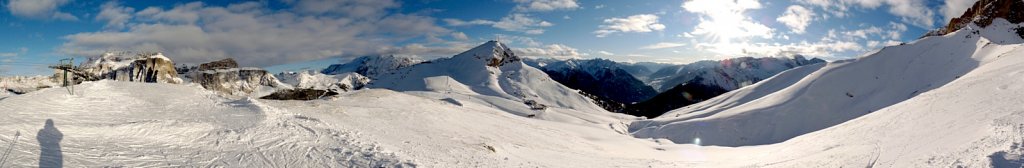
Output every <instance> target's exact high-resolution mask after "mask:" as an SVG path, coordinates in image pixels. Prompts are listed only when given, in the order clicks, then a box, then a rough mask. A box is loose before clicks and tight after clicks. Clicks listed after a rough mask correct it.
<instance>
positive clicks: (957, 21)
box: [926, 0, 1024, 37]
mask: <svg viewBox="0 0 1024 168" xmlns="http://www.w3.org/2000/svg"><path fill="white" fill-rule="evenodd" d="M995 18H1003V19H1006V20H1007V21H1010V23H1020V22H1024V1H1021V0H979V1H978V2H975V3H974V5H973V6H971V8H968V9H967V11H966V12H964V14H963V15H960V17H956V18H953V19H950V21H949V24H946V26H944V27H942V28H941V29H939V30H936V31H933V32H929V33H928V34H926V36H928V35H940V36H941V35H945V34H949V33H951V32H954V31H957V30H960V28H964V27H966V26H967V25H968V24H970V23H974V24H977V25H978V26H981V27H985V26H988V25H989V24H992V20H993V19H995ZM1019 34H1020V33H1019ZM1022 37H1024V36H1022Z"/></svg>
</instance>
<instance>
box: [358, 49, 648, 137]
mask: <svg viewBox="0 0 1024 168" xmlns="http://www.w3.org/2000/svg"><path fill="white" fill-rule="evenodd" d="M368 87H369V88H383V89H390V90H396V91H433V92H440V93H448V92H455V93H454V94H465V95H466V96H468V97H473V98H474V100H483V101H487V103H489V104H497V105H495V106H497V107H499V108H503V109H506V110H507V111H509V112H510V113H514V114H519V115H521V116H530V115H534V116H537V117H538V118H541V119H549V120H555V121H560V122H565V123H580V124H587V125H593V126H598V127H603V128H608V124H613V123H614V124H619V123H622V122H623V121H625V120H629V119H632V118H635V117H631V116H627V115H624V114H616V113H610V112H608V111H605V110H603V109H601V107H598V106H597V105H595V104H594V103H592V102H591V101H592V100H590V99H589V98H586V97H584V96H583V95H580V94H579V93H578V92H577V91H576V90H572V89H570V88H568V87H565V86H563V85H561V84H559V83H558V82H556V81H554V80H552V79H551V78H550V77H548V76H547V74H545V73H544V72H542V71H540V70H538V69H536V68H533V67H530V66H526V65H525V64H523V62H522V61H519V58H518V57H517V56H515V54H514V53H512V51H511V50H510V49H509V48H508V47H506V46H505V45H504V44H502V43H499V42H496V41H491V42H488V43H485V44H482V45H480V46H477V47H475V48H473V49H470V50H468V51H466V52H463V53H461V54H458V55H455V56H453V57H451V58H443V59H439V60H434V61H431V62H429V63H421V64H416V65H413V66H410V67H405V68H401V69H398V70H397V71H395V72H394V73H393V74H388V75H382V76H379V77H378V78H377V79H375V80H373V81H372V82H371V83H370V85H369V86H368ZM435 97H437V98H438V99H441V98H443V96H435ZM527 100H533V101H536V102H538V103H540V104H544V105H546V106H548V107H550V108H549V109H548V110H547V112H544V111H539V112H538V111H534V110H531V109H529V108H527V106H526V105H525V104H524V102H525V101H527ZM515 102H517V103H515ZM617 127H621V126H617Z"/></svg>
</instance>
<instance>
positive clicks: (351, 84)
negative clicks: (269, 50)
mask: <svg viewBox="0 0 1024 168" xmlns="http://www.w3.org/2000/svg"><path fill="white" fill-rule="evenodd" d="M276 76H277V78H278V79H280V80H281V82H283V83H286V84H289V85H292V87H294V88H306V89H317V90H333V91H336V92H347V91H351V90H357V89H361V88H363V87H364V86H366V84H367V83H369V82H370V79H369V78H366V77H365V76H363V75H360V74H358V73H355V72H348V73H341V74H337V75H326V74H322V73H319V72H314V71H301V72H281V73H278V74H277V75H276Z"/></svg>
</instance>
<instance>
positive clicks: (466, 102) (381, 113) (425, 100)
mask: <svg viewBox="0 0 1024 168" xmlns="http://www.w3.org/2000/svg"><path fill="white" fill-rule="evenodd" d="M993 25H994V26H990V27H989V28H986V29H984V30H980V29H979V28H977V27H970V28H967V29H964V30H961V31H959V32H956V33H952V34H949V35H946V36H942V37H928V38H925V39H922V40H919V41H916V42H913V43H910V44H907V45H901V46H892V47H888V48H885V49H882V50H880V51H877V52H875V53H872V54H869V55H866V56H864V57H861V58H858V59H856V60H847V61H839V62H832V63H829V64H827V65H823V64H818V65H812V66H807V67H801V68H796V69H792V70H789V71H786V72H783V73H781V74H779V75H777V76H775V77H772V78H770V79H767V80H765V81H762V82H760V83H757V84H754V85H751V86H749V87H744V88H741V89H739V90H736V91H733V92H730V93H727V94H725V95H722V96H719V97H716V98H715V99H712V100H708V101H706V102H704V103H699V104H695V105H692V106H688V107H685V108H682V109H679V110H676V111H673V112H670V113H668V114H666V115H664V116H662V117H659V118H654V119H650V120H641V119H638V118H632V117H627V116H622V115H620V114H612V113H609V112H607V111H603V110H600V108H597V107H596V106H595V105H593V104H586V103H583V101H586V100H587V99H585V98H582V97H581V96H579V95H578V94H575V93H574V92H573V90H571V89H567V88H565V87H564V86H561V85H558V84H557V83H553V81H551V80H550V78H546V76H543V73H542V72H540V71H539V70H536V69H533V68H532V67H528V66H525V65H523V64H522V63H521V62H515V61H511V62H507V64H502V65H498V66H489V67H485V66H483V65H481V64H480V63H489V62H491V61H487V60H489V59H490V58H501V57H502V56H507V55H503V54H507V53H501V52H505V51H506V49H507V48H506V47H505V46H504V45H501V44H500V43H497V44H490V45H487V44H485V45H484V46H482V47H483V48H478V49H474V50H471V51H470V52H466V53H463V54H460V55H461V56H459V55H457V56H455V57H453V58H452V59H447V60H439V61H434V62H433V63H430V64H423V65H417V66H412V67H409V68H408V69H404V70H401V71H399V72H397V73H395V74H396V75H392V76H383V77H381V78H380V80H375V81H374V83H371V84H369V86H368V87H370V88H371V89H363V90H357V91H352V92H346V93H342V94H341V95H339V96H337V97H332V98H328V99H321V100H312V101H275V100H259V99H252V98H242V99H231V98H224V97H223V96H219V95H217V94H215V93H213V92H212V91H207V90H205V89H203V88H201V87H199V86H198V85H174V84H151V83H131V82H117V81H109V80H105V81H97V82H86V83H83V84H81V85H77V86H76V88H75V91H76V92H75V94H74V95H69V94H68V93H67V91H66V90H64V89H63V88H49V89H43V90H39V91H35V92H31V93H28V94H24V95H16V96H9V97H6V98H4V99H2V100H0V114H2V116H3V117H0V152H4V153H0V154H3V155H2V156H0V166H10V167H36V166H40V167H49V166H69V167H108V166H109V167H875V166H880V167H989V166H995V167H1020V165H1021V163H1022V162H1024V157H1021V154H1024V108H1022V106H1021V104H1022V102H1024V97H1022V96H1021V95H1024V68H1020V65H1024V45H1022V44H1021V43H1022V42H1024V40H1022V39H1020V38H1018V37H1017V36H1015V35H1010V34H1008V33H1011V32H1008V31H1006V30H1008V29H1009V28H1010V27H1014V26H1019V25H1013V24H1008V23H1006V21H1005V20H997V21H996V23H995V24H993ZM495 53H498V54H499V55H493V54H495ZM489 54H490V55H489ZM492 63H493V62H492ZM455 66H459V67H461V68H468V69H458V68H452V67H455ZM460 70H461V71H460ZM372 88H378V89H372ZM379 88H390V89H391V90H388V89H379ZM392 90H399V91H400V92H399V91H392ZM525 100H534V101H537V102H540V103H542V104H546V105H548V108H547V109H546V110H534V109H530V108H528V107H527V106H525V105H524V104H523V101H525ZM627 126H628V128H627ZM18 133H20V136H15V135H16V134H18ZM634 136H635V137H639V138H634ZM651 138H655V139H651ZM14 140H17V141H14ZM695 142H699V144H701V145H705V146H699V145H694V144H691V143H695ZM677 143H678V144H677ZM9 146H12V147H13V148H9ZM8 150H10V152H9V153H7V152H6V151H8Z"/></svg>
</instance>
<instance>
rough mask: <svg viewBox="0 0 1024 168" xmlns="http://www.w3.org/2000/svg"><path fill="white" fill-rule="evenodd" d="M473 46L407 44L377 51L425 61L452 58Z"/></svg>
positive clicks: (465, 44) (458, 44) (462, 44)
mask: <svg viewBox="0 0 1024 168" xmlns="http://www.w3.org/2000/svg"><path fill="white" fill-rule="evenodd" d="M473 47H474V46H473V45H472V44H470V43H447V45H445V46H425V45H423V44H419V43H413V44H408V45H405V46H400V47H390V46H389V47H384V48H381V49H379V50H378V51H377V53H379V54H383V55H400V56H416V57H421V58H426V59H433V58H435V57H445V56H452V55H455V54H458V53H461V52H463V51H466V50H469V49H470V48H473Z"/></svg>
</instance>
